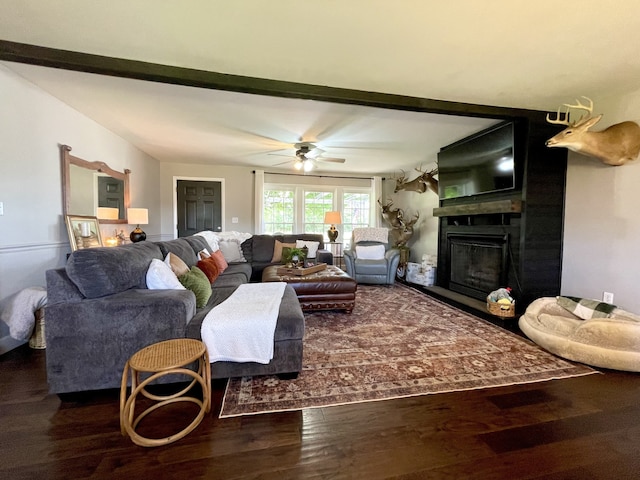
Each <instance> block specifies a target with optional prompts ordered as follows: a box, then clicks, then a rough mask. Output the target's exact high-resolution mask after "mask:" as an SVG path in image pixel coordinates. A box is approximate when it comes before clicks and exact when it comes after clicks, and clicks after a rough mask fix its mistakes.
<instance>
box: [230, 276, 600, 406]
mask: <svg viewBox="0 0 640 480" xmlns="http://www.w3.org/2000/svg"><path fill="white" fill-rule="evenodd" d="M305 319H306V332H305V338H304V360H303V365H304V366H303V371H302V372H301V373H300V375H299V376H298V378H297V379H295V380H280V379H279V378H278V377H277V376H258V377H244V378H242V379H239V378H234V379H231V380H229V383H228V385H227V390H226V392H225V398H224V402H223V406H222V410H221V412H220V418H224V417H233V416H238V415H250V414H256V413H265V412H277V411H285V410H300V409H303V408H313V407H326V406H331V405H342V404H348V403H358V402H368V401H376V400H386V399H391V398H399V397H409V396H415V395H428V394H434V393H442V392H451V391H457V390H471V389H478V388H489V387H498V386H504V385H512V384H521V383H531V382H540V381H544V380H551V379H560V378H569V377H574V376H579V375H588V374H591V373H596V371H595V370H593V369H591V368H588V367H586V366H583V365H579V364H574V363H571V362H568V361H565V360H562V359H560V358H558V357H555V356H553V355H551V354H550V353H547V352H545V351H544V350H542V349H540V348H539V347H538V346H536V345H535V344H533V343H531V342H529V341H527V340H525V339H523V338H521V337H519V336H517V335H515V334H513V333H511V332H508V331H506V330H504V329H502V328H500V327H496V326H495V325H492V324H491V323H489V322H486V321H484V320H482V319H479V318H477V317H474V316H472V315H470V314H468V313H465V312H463V311H461V310H458V309H456V308H454V307H451V306H449V305H447V304H445V303H442V302H440V301H438V300H435V299H433V298H431V297H429V296H427V295H425V294H423V293H420V292H418V291H416V290H414V289H412V288H409V287H407V286H404V285H395V286H394V287H392V288H389V287H380V286H366V285H359V286H358V292H357V299H356V307H355V309H354V310H353V313H352V314H351V315H348V314H345V313H342V312H339V311H324V312H312V313H307V314H305ZM515 321H516V320H515V319H514V322H515Z"/></svg>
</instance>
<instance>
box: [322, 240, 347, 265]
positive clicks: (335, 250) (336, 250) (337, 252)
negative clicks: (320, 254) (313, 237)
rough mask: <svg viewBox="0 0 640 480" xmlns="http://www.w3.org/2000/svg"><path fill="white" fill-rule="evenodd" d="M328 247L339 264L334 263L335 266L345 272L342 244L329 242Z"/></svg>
mask: <svg viewBox="0 0 640 480" xmlns="http://www.w3.org/2000/svg"><path fill="white" fill-rule="evenodd" d="M326 245H328V246H329V251H330V252H331V253H332V254H333V258H335V259H337V260H338V263H337V264H336V262H335V261H334V262H333V264H334V265H335V266H336V267H338V268H339V269H341V270H344V268H343V263H342V258H343V254H342V242H327V243H326Z"/></svg>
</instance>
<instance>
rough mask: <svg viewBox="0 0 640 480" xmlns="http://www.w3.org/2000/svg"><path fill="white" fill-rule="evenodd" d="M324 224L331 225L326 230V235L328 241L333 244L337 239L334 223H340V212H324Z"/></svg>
mask: <svg viewBox="0 0 640 480" xmlns="http://www.w3.org/2000/svg"><path fill="white" fill-rule="evenodd" d="M324 223H328V224H331V228H329V230H327V235H329V241H330V242H335V241H336V240H337V239H338V230H336V225H335V224H336V223H338V224H340V223H342V216H341V215H340V212H325V213H324Z"/></svg>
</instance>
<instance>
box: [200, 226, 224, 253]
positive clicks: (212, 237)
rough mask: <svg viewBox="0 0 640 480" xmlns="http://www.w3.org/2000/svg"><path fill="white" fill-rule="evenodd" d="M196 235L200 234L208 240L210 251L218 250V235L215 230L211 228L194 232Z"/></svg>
mask: <svg viewBox="0 0 640 480" xmlns="http://www.w3.org/2000/svg"><path fill="white" fill-rule="evenodd" d="M194 235H199V236H201V237H203V238H204V239H205V240H206V241H207V243H208V244H209V251H210V252H215V251H216V250H218V248H219V247H218V237H217V236H216V234H215V232H212V231H211V230H203V231H202V232H198V233H194Z"/></svg>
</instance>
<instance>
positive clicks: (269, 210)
mask: <svg viewBox="0 0 640 480" xmlns="http://www.w3.org/2000/svg"><path fill="white" fill-rule="evenodd" d="M294 193H295V192H294V190H293V189H287V190H265V191H264V211H263V229H264V233H269V234H272V235H273V234H274V233H294V231H293V230H294V229H293V227H294V224H295V223H294V220H295V215H294V213H295V209H294V207H295V202H294V198H295V195H294Z"/></svg>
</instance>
